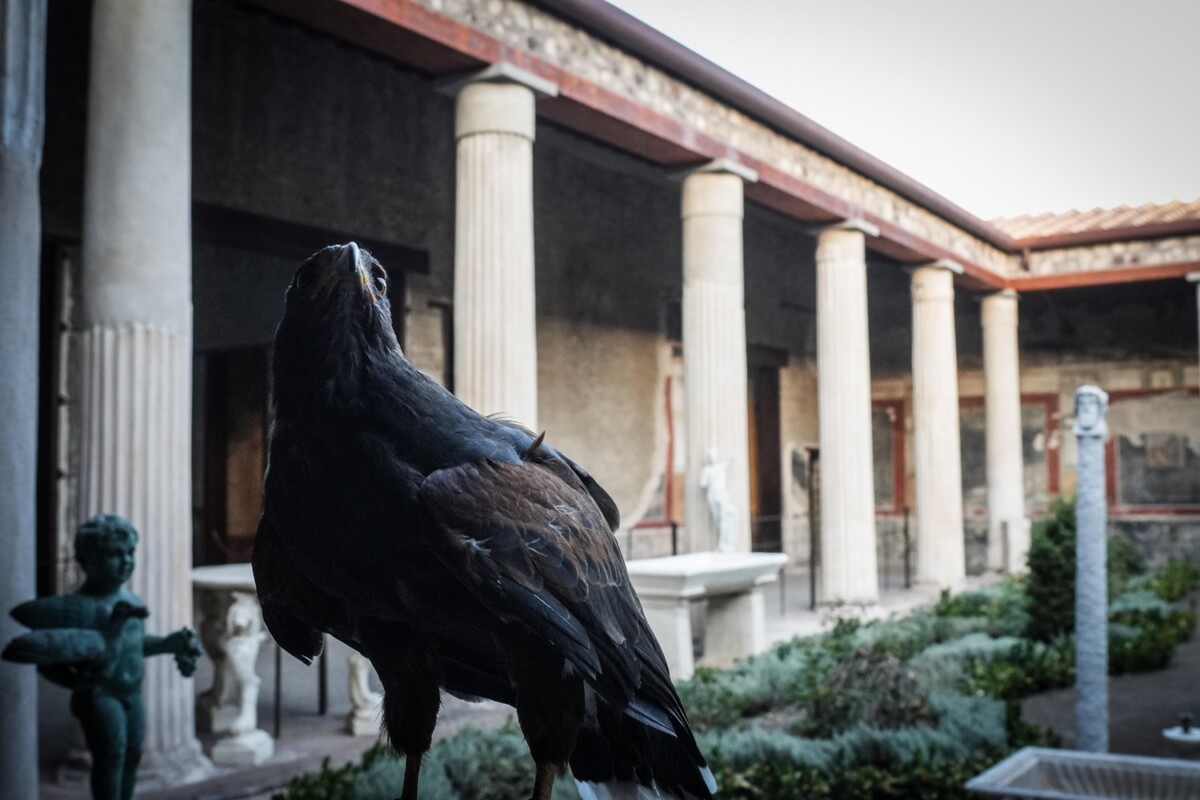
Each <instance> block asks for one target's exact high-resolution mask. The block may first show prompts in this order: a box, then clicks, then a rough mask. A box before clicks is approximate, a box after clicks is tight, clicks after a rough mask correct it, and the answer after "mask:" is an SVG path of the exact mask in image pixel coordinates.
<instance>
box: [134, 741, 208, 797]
mask: <svg viewBox="0 0 1200 800" xmlns="http://www.w3.org/2000/svg"><path fill="white" fill-rule="evenodd" d="M212 774H213V764H212V762H211V761H209V760H208V759H207V758H205V757H204V751H203V750H201V749H200V742H198V741H196V740H195V739H193V740H192V741H191V742H188V743H187V744H185V745H183V746H182V747H178V748H175V749H174V750H158V751H150V752H147V753H145V754H143V755H142V763H141V766H140V767H138V777H137V788H138V789H139V790H141V791H145V790H147V789H171V788H174V787H176V786H179V785H181V784H188V783H195V782H196V781H202V780H204V779H205V778H207V777H208V776H210V775H212Z"/></svg>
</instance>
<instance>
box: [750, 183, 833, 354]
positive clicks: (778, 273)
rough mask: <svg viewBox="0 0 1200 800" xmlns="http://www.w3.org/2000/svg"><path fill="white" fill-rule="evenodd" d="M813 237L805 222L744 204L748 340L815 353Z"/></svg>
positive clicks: (790, 349) (751, 342) (752, 343)
mask: <svg viewBox="0 0 1200 800" xmlns="http://www.w3.org/2000/svg"><path fill="white" fill-rule="evenodd" d="M816 248H817V240H816V238H815V237H813V236H812V235H811V234H809V233H808V232H807V231H806V229H805V226H804V225H803V223H800V222H797V221H796V220H793V219H789V218H787V217H784V216H783V215H781V214H778V213H776V212H774V211H771V210H768V209H766V208H763V207H761V206H756V205H753V204H749V203H748V204H747V205H746V220H745V223H744V227H743V253H744V260H745V269H746V341H747V342H748V343H749V344H751V345H759V346H765V347H770V348H773V349H776V350H780V351H783V352H786V353H795V354H797V355H801V356H807V357H808V358H813V359H815V358H816V354H817V331H816V320H817V315H816V308H817V279H816V275H817V273H816V255H817V253H816Z"/></svg>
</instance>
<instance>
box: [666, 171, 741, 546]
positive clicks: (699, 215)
mask: <svg viewBox="0 0 1200 800" xmlns="http://www.w3.org/2000/svg"><path fill="white" fill-rule="evenodd" d="M747 180H749V181H753V180H757V175H756V174H755V173H754V172H753V171H752V170H749V169H747V168H745V167H741V166H740V165H737V164H732V163H728V162H723V161H721V162H713V163H712V164H710V165H708V166H706V167H703V168H701V169H698V170H695V171H693V172H691V173H689V174H688V175H687V177H685V178H684V181H683V201H682V216H683V373H684V390H685V402H686V404H687V405H686V414H687V485H686V489H685V492H684V497H685V504H684V535H683V537H682V541H681V542H680V551H681V552H697V551H704V550H715V549H718V546H719V544H720V528H721V527H722V526H728V527H727V528H725V530H726V531H727V532H726V535H725V539H726V545H727V549H732V550H735V551H742V552H748V551H749V550H750V471H749V462H748V460H747V459H748V453H749V437H748V432H747V418H746V380H747V373H746V308H745V286H744V278H743V274H742V273H743V270H742V217H743V214H744V203H743V192H742V189H743V183H744V182H745V181H747ZM706 468H707V469H708V471H707V472H705V470H706Z"/></svg>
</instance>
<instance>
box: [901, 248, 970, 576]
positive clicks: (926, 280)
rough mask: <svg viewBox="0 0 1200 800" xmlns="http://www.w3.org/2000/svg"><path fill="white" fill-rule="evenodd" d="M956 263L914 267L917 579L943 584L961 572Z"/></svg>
mask: <svg viewBox="0 0 1200 800" xmlns="http://www.w3.org/2000/svg"><path fill="white" fill-rule="evenodd" d="M961 270H962V268H961V267H960V266H958V265H957V264H955V263H954V262H951V261H938V262H935V263H933V264H929V265H926V266H921V267H917V268H916V269H914V270H913V272H912V315H913V350H912V372H913V456H914V460H915V462H916V463H915V468H916V484H917V487H916V488H917V498H916V499H917V580H918V581H919V582H921V583H930V584H935V585H937V586H940V587H943V588H952V587H957V586H959V585H960V584H961V583H962V581H963V579H964V578H965V577H966V552H965V551H966V547H965V544H964V541H963V512H962V460H961V459H962V454H961V448H960V445H959V430H958V425H959V423H958V353H957V350H956V346H955V336H954V275H955V273H956V272H961Z"/></svg>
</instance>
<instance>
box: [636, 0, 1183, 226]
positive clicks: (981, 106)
mask: <svg viewBox="0 0 1200 800" xmlns="http://www.w3.org/2000/svg"><path fill="white" fill-rule="evenodd" d="M612 1H613V2H615V4H616V5H617V6H620V7H621V8H623V9H624V10H626V11H628V12H629V13H631V14H633V15H634V16H636V17H639V18H640V19H642V20H644V21H645V22H647V23H648V24H650V25H652V26H654V27H655V28H658V29H659V30H660V31H662V32H663V33H666V34H667V35H668V36H671V37H672V38H674V39H676V40H678V41H679V42H681V43H683V44H684V45H686V46H687V47H689V48H691V49H692V50H695V51H696V52H698V53H700V54H701V55H703V56H705V57H706V58H708V59H709V60H711V61H713V62H715V63H717V64H719V65H720V66H722V67H724V68H725V69H727V70H729V71H730V72H732V73H734V74H735V75H738V76H739V77H741V78H743V79H745V80H747V81H749V82H750V83H752V84H754V85H756V86H758V87H759V88H760V89H762V90H764V91H765V92H767V93H768V94H770V95H772V96H774V97H775V98H777V99H779V100H781V101H783V102H784V103H786V104H787V105H789V106H791V107H792V108H794V109H796V110H797V111H799V112H800V113H802V114H804V115H805V116H807V117H809V118H810V119H812V120H814V121H815V122H817V123H819V124H821V125H823V126H825V127H826V128H829V129H830V130H832V131H833V132H834V133H837V134H838V135H839V136H842V137H843V138H845V139H847V140H849V141H850V142H852V143H854V144H855V145H857V146H859V147H861V148H862V149H864V150H866V151H867V152H868V153H871V154H872V155H874V156H876V157H878V158H880V159H883V160H884V161H886V162H888V163H889V164H891V165H892V166H894V167H896V168H897V169H899V170H900V171H902V172H904V173H906V174H908V175H910V176H911V177H913V178H915V179H916V180H918V181H920V182H921V183H924V184H925V185H926V186H928V187H929V188H931V189H933V190H934V191H936V192H939V193H940V194H942V195H944V196H946V197H947V198H949V199H950V200H952V201H953V202H955V203H957V204H958V205H960V206H962V207H963V208H965V209H967V210H968V211H971V212H972V213H974V214H976V215H977V216H980V217H982V218H984V219H989V218H992V217H997V216H1015V215H1018V214H1024V213H1029V214H1034V213H1039V212H1042V211H1065V210H1069V209H1072V208H1078V209H1089V208H1095V207H1102V208H1110V207H1114V206H1119V205H1140V204H1142V203H1163V202H1167V201H1169V200H1175V199H1178V200H1195V199H1197V198H1200V0H1093V1H1092V2H1088V1H1087V0H1002V2H997V1H996V0H990V1H989V2H986V3H984V2H980V0H612Z"/></svg>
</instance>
